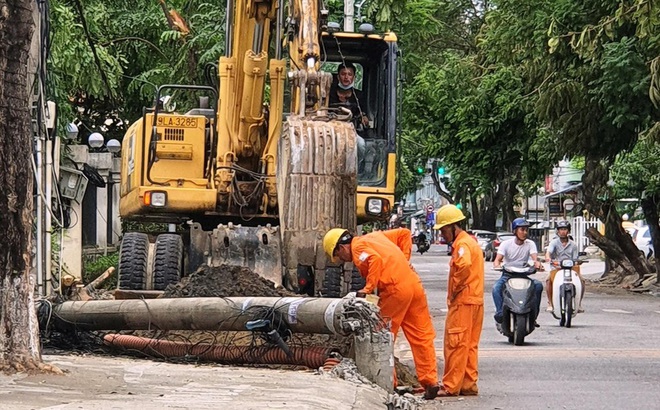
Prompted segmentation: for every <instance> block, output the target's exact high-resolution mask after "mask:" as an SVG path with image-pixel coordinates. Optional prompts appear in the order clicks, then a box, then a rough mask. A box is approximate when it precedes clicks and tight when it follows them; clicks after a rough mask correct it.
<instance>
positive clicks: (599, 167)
mask: <svg viewBox="0 0 660 410" xmlns="http://www.w3.org/2000/svg"><path fill="white" fill-rule="evenodd" d="M610 166H611V164H610V163H608V162H605V161H602V160H599V159H595V158H586V159H585V168H584V175H583V177H582V186H583V189H584V204H585V207H586V209H587V210H588V211H589V212H591V213H592V214H593V215H595V216H596V217H597V218H598V219H600V220H601V221H602V222H603V223H604V224H605V235H606V236H607V239H608V241H607V244H605V242H604V241H602V240H598V239H597V238H598V237H599V236H601V237H602V235H600V233H598V235H595V234H594V232H593V230H591V234H589V232H587V233H588V236H589V238H590V239H592V240H594V244H595V245H596V246H598V247H599V248H600V249H601V250H603V252H605V254H606V255H607V257H608V258H611V259H612V261H614V262H616V263H617V264H619V265H621V267H622V268H623V269H624V271H625V272H626V273H628V274H635V273H637V274H639V275H640V278H643V277H644V276H645V275H648V274H650V273H651V266H650V264H649V263H648V261H647V260H646V258H645V257H644V256H643V255H642V254H641V253H640V251H639V249H637V246H636V245H635V243H634V242H633V240H632V238H631V237H630V235H628V233H627V232H626V231H625V230H624V229H623V226H622V225H621V223H622V222H623V220H622V219H621V216H620V215H619V213H618V212H617V210H616V207H615V203H614V201H613V200H612V194H611V192H610V188H609V187H608V186H607V181H608V180H609V167H610ZM601 245H602V246H601ZM621 255H624V256H625V258H626V259H627V260H628V262H627V265H626V264H625V263H624V261H621ZM630 265H632V268H633V269H630V268H629V266H630ZM627 266H628V267H627Z"/></svg>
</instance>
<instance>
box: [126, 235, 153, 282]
mask: <svg viewBox="0 0 660 410" xmlns="http://www.w3.org/2000/svg"><path fill="white" fill-rule="evenodd" d="M148 254H149V237H148V236H147V234H144V233H140V232H129V233H127V234H125V235H124V238H123V239H122V241H121V248H120V250H119V274H118V278H119V281H118V288H119V289H127V290H143V289H144V288H145V287H144V285H145V278H146V276H147V258H148Z"/></svg>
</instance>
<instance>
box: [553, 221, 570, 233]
mask: <svg viewBox="0 0 660 410" xmlns="http://www.w3.org/2000/svg"><path fill="white" fill-rule="evenodd" d="M555 228H556V229H557V230H560V229H562V228H564V229H568V232H570V231H571V223H570V222H568V221H558V222H557V225H556V226H555Z"/></svg>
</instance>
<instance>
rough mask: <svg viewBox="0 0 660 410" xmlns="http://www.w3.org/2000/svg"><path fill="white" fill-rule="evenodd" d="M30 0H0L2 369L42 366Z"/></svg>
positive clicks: (0, 349)
mask: <svg viewBox="0 0 660 410" xmlns="http://www.w3.org/2000/svg"><path fill="white" fill-rule="evenodd" d="M34 5H36V2H33V1H29V0H0V164H1V166H2V171H0V232H2V233H3V238H2V241H1V242H0V369H3V370H5V371H11V370H17V371H23V370H25V369H36V368H41V367H42V364H41V353H40V346H39V325H38V323H37V315H36V311H35V308H34V300H33V297H34V296H33V288H34V287H33V284H32V283H31V282H30V252H31V244H32V220H33V214H32V204H33V202H32V193H33V191H32V188H33V174H32V166H31V161H32V158H31V157H32V144H33V141H32V125H31V112H30V105H29V102H28V101H29V87H28V73H27V68H28V56H29V51H30V42H31V41H32V34H33V31H34V20H33V17H32V7H33V6H34Z"/></svg>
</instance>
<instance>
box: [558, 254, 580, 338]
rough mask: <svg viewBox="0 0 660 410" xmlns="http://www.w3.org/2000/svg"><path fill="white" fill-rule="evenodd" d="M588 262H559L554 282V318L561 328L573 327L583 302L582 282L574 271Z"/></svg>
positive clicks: (567, 260)
mask: <svg viewBox="0 0 660 410" xmlns="http://www.w3.org/2000/svg"><path fill="white" fill-rule="evenodd" d="M585 262H587V261H584V260H580V259H578V260H571V259H564V260H562V261H560V262H559V270H558V271H557V274H556V275H555V279H554V280H553V282H552V307H553V310H552V316H554V317H555V319H558V320H559V326H566V327H571V323H572V320H573V318H574V317H575V315H577V314H578V308H579V306H580V303H581V302H582V281H580V277H579V276H578V275H577V273H576V272H575V271H574V270H573V267H574V266H576V265H581V264H582V263H585Z"/></svg>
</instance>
